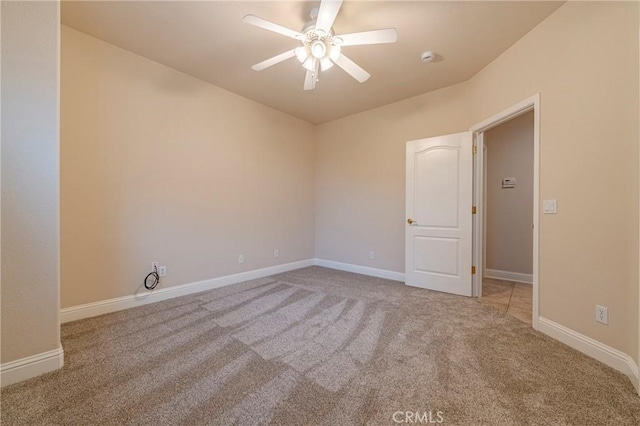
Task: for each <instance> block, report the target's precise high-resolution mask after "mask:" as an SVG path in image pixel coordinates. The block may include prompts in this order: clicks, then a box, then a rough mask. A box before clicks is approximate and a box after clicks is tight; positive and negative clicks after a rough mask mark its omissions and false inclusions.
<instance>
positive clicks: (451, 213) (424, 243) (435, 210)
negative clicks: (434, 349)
mask: <svg viewBox="0 0 640 426" xmlns="http://www.w3.org/2000/svg"><path fill="white" fill-rule="evenodd" d="M472 148H473V137H472V133H471V132H464V133H457V134H455V135H447V136H440V137H436V138H429V139H421V140H417V141H412V142H407V197H406V203H407V206H406V213H407V223H406V224H405V229H406V233H405V245H406V248H405V252H406V253H405V259H406V264H405V281H406V283H407V285H411V286H415V287H422V288H428V289H430V290H437V291H443V292H447V293H454V294H460V295H464V296H471V295H472V274H471V264H472V263H471V256H472V250H471V247H472V212H471V208H472V198H473V152H472Z"/></svg>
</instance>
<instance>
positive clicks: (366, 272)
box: [315, 259, 404, 282]
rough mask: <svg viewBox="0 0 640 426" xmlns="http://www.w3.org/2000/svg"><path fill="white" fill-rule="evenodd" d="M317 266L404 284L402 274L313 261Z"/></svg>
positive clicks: (339, 263) (330, 261) (320, 260)
mask: <svg viewBox="0 0 640 426" xmlns="http://www.w3.org/2000/svg"><path fill="white" fill-rule="evenodd" d="M315 264H316V265H317V266H323V267H325V268H331V269H337V270H339V271H346V272H354V273H356V274H362V275H369V276H370V277H378V278H385V279H388V280H393V281H402V282H404V273H402V272H395V271H388V270H386V269H377V268H370V267H368V266H360V265H353V264H351V263H342V262H334V261H333V260H324V259H315Z"/></svg>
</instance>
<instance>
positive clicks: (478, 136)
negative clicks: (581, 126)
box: [469, 93, 540, 330]
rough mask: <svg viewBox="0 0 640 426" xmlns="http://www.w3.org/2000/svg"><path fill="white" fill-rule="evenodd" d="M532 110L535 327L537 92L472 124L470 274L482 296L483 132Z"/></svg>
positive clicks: (535, 324) (534, 322)
mask: <svg viewBox="0 0 640 426" xmlns="http://www.w3.org/2000/svg"><path fill="white" fill-rule="evenodd" d="M529 111H533V309H532V319H531V325H532V327H533V329H534V330H537V329H538V317H539V301H540V298H539V295H540V293H539V284H540V283H539V280H538V279H539V257H540V225H539V224H540V221H539V219H540V218H539V211H540V208H539V207H540V93H537V94H535V95H533V96H531V97H530V98H527V99H525V100H523V101H522V102H519V103H517V104H516V105H513V106H512V107H510V108H507V109H506V110H504V111H502V112H499V113H498V114H496V115H494V116H492V117H490V118H488V119H486V120H484V121H482V122H480V123H478V124H476V125H475V126H472V127H471V128H470V129H469V130H471V131H472V132H473V134H474V139H475V144H476V147H477V148H476V149H477V154H476V155H475V156H474V167H473V199H474V205H475V206H476V212H477V213H476V214H475V215H474V220H473V264H474V265H476V274H475V275H473V295H474V296H475V297H480V296H481V295H482V276H483V274H484V261H485V260H484V251H485V246H484V229H483V228H484V216H485V214H484V212H485V204H484V200H483V196H484V173H485V170H484V168H485V156H484V140H483V134H484V132H486V131H487V130H489V129H492V128H494V127H496V126H498V125H500V124H502V123H504V122H506V121H509V120H511V119H513V118H516V117H518V116H520V115H522V114H524V113H527V112H529Z"/></svg>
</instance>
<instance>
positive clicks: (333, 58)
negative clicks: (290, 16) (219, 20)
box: [242, 0, 398, 90]
mask: <svg viewBox="0 0 640 426" xmlns="http://www.w3.org/2000/svg"><path fill="white" fill-rule="evenodd" d="M341 6H342V0H322V1H321V3H320V7H319V8H313V9H312V10H311V13H310V17H311V20H310V21H309V22H307V23H306V24H304V26H303V27H302V30H301V31H300V32H298V31H295V30H291V29H289V28H286V27H283V26H281V25H278V24H276V23H273V22H271V21H267V20H266V19H263V18H259V17H257V16H255V15H247V16H245V17H244V18H242V20H243V21H244V22H246V23H247V24H251V25H255V26H256V27H260V28H264V29H265V30H269V31H273V32H275V33H278V34H282V35H284V36H287V37H291V38H293V39H296V40H298V41H300V42H301V44H302V45H301V46H298V47H296V48H295V49H291V50H288V51H286V52H283V53H280V54H279V55H276V56H274V57H272V58H269V59H266V60H264V61H262V62H260V63H257V64H255V65H254V66H252V67H251V68H252V69H254V70H255V71H261V70H263V69H265V68H268V67H271V66H273V65H275V64H278V63H280V62H283V61H285V60H287V59H289V58H293V57H294V56H295V57H296V58H297V59H298V60H299V61H300V62H301V63H302V66H303V67H304V68H305V69H306V70H307V74H306V76H305V79H304V90H313V89H315V87H316V83H317V81H318V73H319V71H326V70H328V69H329V68H331V67H332V66H333V64H336V65H338V66H339V67H340V68H342V69H343V70H344V71H346V72H347V74H349V75H350V76H352V77H353V78H355V79H356V80H358V81H359V82H360V83H364V82H365V81H367V80H368V79H369V77H371V75H370V74H369V73H368V72H366V71H365V70H364V69H362V67H360V66H359V65H358V64H356V63H355V62H353V61H352V60H351V59H349V58H347V57H346V56H345V55H344V54H343V53H342V48H343V47H345V46H360V45H365V44H382V43H395V42H396V40H397V39H398V33H397V32H396V30H395V28H385V29H380V30H373V31H363V32H358V33H351V34H341V35H336V34H335V33H334V32H333V22H334V21H335V19H336V16H337V15H338V11H339V10H340V7H341Z"/></svg>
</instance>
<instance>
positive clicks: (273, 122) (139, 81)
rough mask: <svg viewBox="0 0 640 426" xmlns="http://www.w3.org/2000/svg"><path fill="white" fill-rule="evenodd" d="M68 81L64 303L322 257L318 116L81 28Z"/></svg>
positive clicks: (68, 60) (70, 36)
mask: <svg viewBox="0 0 640 426" xmlns="http://www.w3.org/2000/svg"><path fill="white" fill-rule="evenodd" d="M61 84H62V110H61V114H62V117H61V125H62V133H61V137H62V139H61V167H62V175H61V179H62V182H61V183H62V195H61V227H62V228H61V230H62V284H61V287H62V288H61V291H62V306H63V307H68V306H74V305H79V304H84V303H89V302H95V301H101V300H105V299H110V298H115V297H119V296H127V295H132V294H134V293H136V292H137V291H142V292H143V293H144V290H141V289H140V286H141V285H142V280H143V278H144V277H145V275H146V274H147V273H148V272H149V270H150V264H151V262H153V261H158V262H160V264H161V265H166V266H167V276H166V277H165V278H163V279H162V280H161V284H160V287H169V286H174V285H178V284H186V283H190V282H195V281H199V280H205V279H210V278H214V277H219V276H224V275H229V274H234V273H238V272H242V271H247V270H254V269H259V268H263V267H267V266H272V265H276V264H283V263H288V262H292V261H297V260H303V259H309V258H312V257H313V234H314V228H313V223H314V193H313V175H314V163H313V141H314V127H313V126H312V125H311V124H308V123H306V122H303V121H300V120H298V119H295V118H292V117H291V116H288V115H286V114H283V113H280V112H277V111H275V110H273V109H270V108H267V107H265V106H262V105H260V104H257V103H255V102H253V101H249V100H247V99H245V98H242V97H240V96H237V95H234V94H232V93H230V92H227V91H225V90H222V89H220V88H218V87H215V86H213V85H210V84H208V83H204V82H202V81H200V80H198V79H195V78H193V77H190V76H188V75H185V74H183V73H180V72H177V71H175V70H173V69H170V68H168V67H165V66H162V65H160V64H158V63H155V62H152V61H150V60H147V59H145V58H142V57H140V56H137V55H135V54H132V53H130V52H127V51H125V50H122V49H119V48H116V47H114V46H112V45H109V44H107V43H104V42H102V41H99V40H97V39H95V38H92V37H89V36H87V35H85V34H83V33H80V32H77V31H75V30H72V29H70V28H67V27H62V83H61ZM274 249H278V250H279V252H280V256H279V257H278V258H277V259H276V258H274V257H273V250H274ZM239 254H244V256H245V263H244V264H242V265H240V264H238V255H239Z"/></svg>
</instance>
